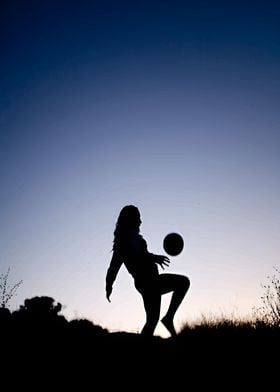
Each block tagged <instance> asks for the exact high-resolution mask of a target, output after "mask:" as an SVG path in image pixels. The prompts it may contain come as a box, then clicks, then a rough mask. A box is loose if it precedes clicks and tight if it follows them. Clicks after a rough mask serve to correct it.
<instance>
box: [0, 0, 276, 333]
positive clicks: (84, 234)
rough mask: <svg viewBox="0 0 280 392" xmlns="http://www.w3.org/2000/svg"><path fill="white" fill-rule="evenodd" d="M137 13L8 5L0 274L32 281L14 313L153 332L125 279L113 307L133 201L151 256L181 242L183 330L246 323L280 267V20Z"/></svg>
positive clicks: (204, 6) (0, 102) (218, 5)
mask: <svg viewBox="0 0 280 392" xmlns="http://www.w3.org/2000/svg"><path fill="white" fill-rule="evenodd" d="M133 3H134V2H123V1H120V2H112V1H102V2H101V1H100V2H90V1H79V2H78V1H76V2H75V1H67V2H65V1H60V2H52V1H50V2H46V3H45V4H43V3H41V2H40V3H38V2H36V1H25V2H20V1H11V2H9V4H7V5H5V6H2V12H1V23H0V26H1V27H0V29H1V42H0V50H1V59H2V60H1V64H0V69H1V81H0V84H1V98H0V128H1V136H0V137H1V147H0V148H1V154H0V163H1V165H0V175H1V192H0V201H1V210H0V211H1V224H0V230H1V236H0V245H1V246H0V249H1V250H0V252H1V258H0V259H1V261H0V263H1V271H3V272H4V271H6V270H7V268H8V267H9V266H10V267H11V274H10V279H11V283H12V282H13V281H14V282H16V281H17V280H20V279H23V281H24V283H23V285H22V286H21V287H20V289H19V290H18V296H17V297H16V298H15V299H14V301H13V304H12V305H13V306H14V307H17V306H19V305H20V304H21V303H22V302H23V300H24V299H25V298H27V297H28V298H29V297H31V296H34V295H50V296H52V297H54V298H55V299H56V300H57V301H59V302H61V303H62V304H63V305H65V308H64V313H65V314H66V315H67V316H68V317H70V318H71V317H76V316H79V317H87V318H89V319H91V320H93V321H94V322H96V323H98V324H101V325H103V326H104V327H106V328H108V329H112V330H115V329H123V330H129V331H138V330H140V329H141V327H142V325H143V323H144V310H143V306H142V302H141V297H140V296H139V294H138V293H137V292H136V290H135V289H134V286H133V282H132V279H131V277H130V275H128V273H127V272H126V271H125V270H124V269H121V271H120V273H119V276H118V279H117V281H116V284H115V287H114V291H113V294H112V303H111V304H108V303H107V302H106V299H105V295H104V279H105V274H106V269H107V268H108V265H109V262H110V257H111V253H110V251H111V246H112V240H113V230H114V225H115V222H116V219H117V216H118V213H119V211H120V209H121V208H122V207H123V206H124V205H126V204H135V205H137V206H138V207H139V209H140V211H141V214H142V221H143V224H142V234H143V236H144V237H145V238H146V240H147V242H148V247H149V249H150V251H152V252H153V253H160V254H161V253H164V251H163V248H162V241H163V238H164V236H165V235H166V234H167V233H168V232H170V231H177V232H180V233H181V234H182V235H183V237H184V240H185V249H184V251H183V252H182V254H181V255H179V256H177V257H175V258H171V265H170V267H169V272H176V273H183V274H186V275H188V276H189V278H190V280H191V289H190V291H189V293H188V295H187V297H186V298H185V300H184V303H183V305H182V307H181V308H180V310H179V311H178V314H177V316H176V317H177V320H176V322H177V326H178V325H180V323H183V322H185V321H190V320H193V319H196V318H197V317H199V316H200V315H201V314H202V313H211V312H214V313H219V314H220V313H221V312H223V313H228V314H231V313H232V312H235V313H237V314H240V315H241V314H243V315H244V314H248V313H250V312H251V309H252V307H253V306H255V305H257V304H259V301H260V296H261V294H262V289H261V286H260V283H261V282H264V281H265V280H266V276H267V275H269V274H271V273H272V272H273V266H278V267H279V255H278V253H279V251H278V248H279V239H280V238H279V229H280V214H279V211H280V208H279V200H280V198H279V193H280V192H279V191H280V184H279V166H280V162H279V161H280V158H279V155H280V154H279V147H280V134H279V119H280V116H279V108H278V106H279V98H280V89H279V87H280V83H279V81H280V78H279V69H280V47H279V38H280V37H279V35H280V31H279V11H280V7H279V5H278V4H277V2H270V1H266V2H264V1H263V2H262V1H257V2H247V1H243V2H238V1H234V2H227V3H226V4H225V2H219V1H211V2H207V1H196V2H192V1H190V2H184V1H172V2H171V1H170V2H169V1H149V2H146V1H143V2H141V4H133ZM167 301H168V295H167V296H165V297H164V299H163V312H164V309H165V307H166V304H167ZM157 332H158V333H159V334H164V331H162V330H161V327H160V326H159V327H158V329H157Z"/></svg>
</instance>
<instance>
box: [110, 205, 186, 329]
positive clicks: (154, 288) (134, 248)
mask: <svg viewBox="0 0 280 392" xmlns="http://www.w3.org/2000/svg"><path fill="white" fill-rule="evenodd" d="M141 223H142V222H141V219H140V212H139V210H138V208H137V207H135V206H132V205H128V206H125V207H124V208H123V209H122V210H121V212H120V214H119V217H118V220H117V223H116V228H115V231H114V244H113V255H112V259H111V262H110V266H109V268H108V270H107V274H106V297H107V299H108V301H109V302H110V295H111V293H112V288H113V283H114V281H115V279H116V276H117V274H118V272H119V269H120V267H121V265H122V264H123V263H124V265H125V266H126V268H127V270H128V272H129V273H130V274H131V275H132V276H133V278H134V285H135V287H136V289H137V290H138V291H139V293H140V294H141V295H142V298H143V302H144V307H145V311H146V323H145V325H144V327H143V329H142V331H141V333H142V334H144V335H153V333H154V330H155V328H156V325H157V323H158V321H159V316H160V305H161V295H162V294H166V293H169V292H173V293H172V297H171V301H170V305H169V308H168V310H167V313H166V315H165V316H164V317H163V319H162V320H161V321H162V323H163V324H164V325H165V327H166V328H167V329H168V331H169V332H170V334H171V335H172V336H174V335H176V331H175V328H174V324H173V319H174V315H175V312H176V310H177V309H178V307H179V305H180V304H181V302H182V300H183V298H184V296H185V294H186V292H187V291H188V288H189V286H190V281H189V279H188V278H187V277H186V276H183V275H177V274H166V273H163V274H159V272H158V266H157V264H159V265H160V266H161V267H162V268H163V269H164V267H165V266H168V265H169V263H170V260H169V258H168V257H166V256H161V255H154V254H152V253H150V252H149V251H148V249H147V243H146V241H145V240H144V238H143V237H142V236H141V235H140V234H139V232H140V225H141Z"/></svg>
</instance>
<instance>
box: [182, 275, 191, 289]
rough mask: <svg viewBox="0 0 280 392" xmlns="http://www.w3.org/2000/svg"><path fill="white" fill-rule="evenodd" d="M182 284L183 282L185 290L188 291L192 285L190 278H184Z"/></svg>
mask: <svg viewBox="0 0 280 392" xmlns="http://www.w3.org/2000/svg"><path fill="white" fill-rule="evenodd" d="M182 282H183V285H184V287H185V289H186V290H188V289H189V287H190V284H191V282H190V280H189V278H188V277H187V276H182Z"/></svg>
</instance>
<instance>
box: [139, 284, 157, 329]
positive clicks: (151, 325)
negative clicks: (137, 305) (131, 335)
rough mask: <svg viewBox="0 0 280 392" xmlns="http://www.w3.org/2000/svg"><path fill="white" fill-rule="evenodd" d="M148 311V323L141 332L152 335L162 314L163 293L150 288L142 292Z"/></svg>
mask: <svg viewBox="0 0 280 392" xmlns="http://www.w3.org/2000/svg"><path fill="white" fill-rule="evenodd" d="M141 294H142V297H143V302H144V307H145V311H146V324H145V325H144V327H143V329H142V331H141V334H142V335H147V336H152V335H153V333H154V331H155V328H156V326H157V323H158V321H159V316H160V303H161V295H160V293H159V291H158V290H155V289H150V290H145V291H144V292H142V293H141Z"/></svg>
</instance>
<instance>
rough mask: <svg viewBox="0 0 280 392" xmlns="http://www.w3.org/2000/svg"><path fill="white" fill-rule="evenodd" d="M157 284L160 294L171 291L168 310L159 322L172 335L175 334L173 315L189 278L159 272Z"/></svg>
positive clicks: (181, 299) (182, 296) (188, 284)
mask: <svg viewBox="0 0 280 392" xmlns="http://www.w3.org/2000/svg"><path fill="white" fill-rule="evenodd" d="M159 285H160V293H161V294H166V293H169V292H173V293H172V297H171V301H170V304H169V307H168V310H167V312H166V315H165V316H164V317H163V318H162V320H161V322H162V323H163V325H164V326H165V327H166V328H167V329H168V331H169V332H170V334H171V335H172V336H174V335H176V331H175V328H174V324H173V319H174V315H175V313H176V311H177V309H178V307H179V306H180V304H181V302H182V301H183V299H184V297H185V294H186V292H187V291H188V289H189V287H190V280H189V278H187V277H186V276H183V275H177V274H160V276H159Z"/></svg>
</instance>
